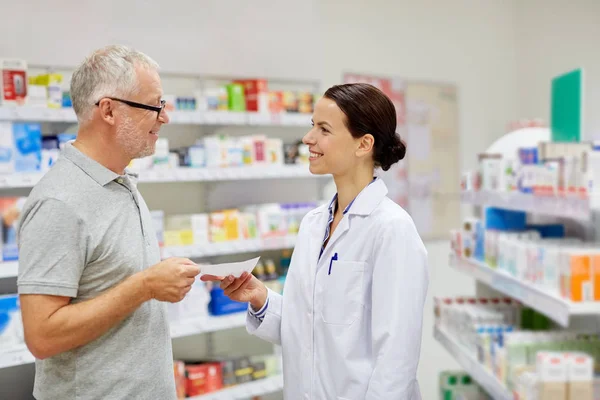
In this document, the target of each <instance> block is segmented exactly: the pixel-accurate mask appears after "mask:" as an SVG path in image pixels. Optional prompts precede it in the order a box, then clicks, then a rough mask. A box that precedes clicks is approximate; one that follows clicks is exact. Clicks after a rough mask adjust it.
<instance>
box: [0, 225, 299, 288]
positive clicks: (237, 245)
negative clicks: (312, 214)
mask: <svg viewBox="0 0 600 400" xmlns="http://www.w3.org/2000/svg"><path fill="white" fill-rule="evenodd" d="M295 244H296V235H289V236H277V237H271V238H263V239H250V240H237V241H230V242H222V243H209V244H206V245H193V246H170V247H163V249H162V256H163V258H169V257H191V258H203V257H216V256H226V255H231V254H242V253H254V252H261V251H271V250H285V249H291V248H293V247H294V245H295ZM18 270H19V263H18V261H13V262H5V263H0V279H4V278H14V277H16V276H17V273H18Z"/></svg>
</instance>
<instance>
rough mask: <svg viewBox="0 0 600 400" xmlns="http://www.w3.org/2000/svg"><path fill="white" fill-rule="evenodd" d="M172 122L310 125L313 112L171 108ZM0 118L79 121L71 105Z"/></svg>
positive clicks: (3, 113)
mask: <svg viewBox="0 0 600 400" xmlns="http://www.w3.org/2000/svg"><path fill="white" fill-rule="evenodd" d="M168 113H169V117H170V123H171V124H180V125H184V124H187V125H234V126H235V125H249V126H306V127H308V126H310V120H311V117H312V116H311V115H310V114H296V113H280V114H270V113H256V112H231V111H204V112H202V111H169V112H168ZM0 121H36V122H63V123H74V124H75V123H77V118H76V116H75V112H74V111H73V109H72V108H60V109H53V108H44V107H28V106H16V107H0Z"/></svg>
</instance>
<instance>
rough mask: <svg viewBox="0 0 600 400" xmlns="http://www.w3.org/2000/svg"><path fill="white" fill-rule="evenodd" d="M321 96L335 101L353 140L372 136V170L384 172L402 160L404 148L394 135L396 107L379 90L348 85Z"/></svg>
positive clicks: (397, 136)
mask: <svg viewBox="0 0 600 400" xmlns="http://www.w3.org/2000/svg"><path fill="white" fill-rule="evenodd" d="M324 97H325V98H328V99H330V100H333V101H335V103H336V104H337V106H338V107H339V108H340V110H342V112H343V113H344V114H345V115H346V121H345V123H346V127H347V128H348V130H349V131H350V133H351V134H352V136H353V137H355V138H357V139H358V138H361V137H363V136H364V135H366V134H367V133H370V134H371V135H373V137H374V138H375V144H374V149H373V160H374V161H375V166H376V167H381V169H383V170H384V171H387V170H388V169H390V167H391V166H392V165H394V164H395V163H397V162H398V161H400V160H402V159H403V158H404V156H405V155H406V145H405V144H404V142H403V141H402V140H401V139H400V135H398V134H397V133H396V124H397V121H396V108H395V107H394V104H393V103H392V101H391V100H390V99H389V98H388V97H387V96H386V95H385V94H384V93H383V92H382V91H381V90H379V89H377V88H376V87H375V86H372V85H369V84H367V83H350V84H345V85H336V86H332V87H330V88H329V89H327V91H326V92H325V94H324Z"/></svg>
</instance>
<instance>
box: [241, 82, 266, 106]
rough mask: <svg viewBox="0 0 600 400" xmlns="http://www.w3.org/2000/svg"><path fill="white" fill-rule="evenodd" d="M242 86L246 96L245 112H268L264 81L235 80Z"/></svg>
mask: <svg viewBox="0 0 600 400" xmlns="http://www.w3.org/2000/svg"><path fill="white" fill-rule="evenodd" d="M234 83H239V84H242V85H243V86H244V92H245V96H246V111H268V110H269V91H268V85H267V80H266V79H242V80H236V81H234Z"/></svg>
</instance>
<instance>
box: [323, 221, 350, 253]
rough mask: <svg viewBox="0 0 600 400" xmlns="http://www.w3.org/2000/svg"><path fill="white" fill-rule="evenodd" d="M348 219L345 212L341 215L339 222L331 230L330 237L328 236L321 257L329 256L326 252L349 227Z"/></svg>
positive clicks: (328, 251)
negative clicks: (333, 229) (331, 234)
mask: <svg viewBox="0 0 600 400" xmlns="http://www.w3.org/2000/svg"><path fill="white" fill-rule="evenodd" d="M349 221H350V219H349V215H347V214H346V215H344V216H343V217H342V219H341V220H340V223H339V224H338V226H337V227H336V228H335V231H333V236H332V237H331V238H329V242H328V243H327V247H326V248H325V252H324V253H323V256H322V257H321V258H322V259H323V258H325V257H329V255H328V254H329V253H330V250H331V249H332V248H333V246H334V245H335V242H337V241H338V240H339V239H340V237H342V235H343V234H344V233H345V232H346V231H347V230H348V229H349V228H350V222H349Z"/></svg>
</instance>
